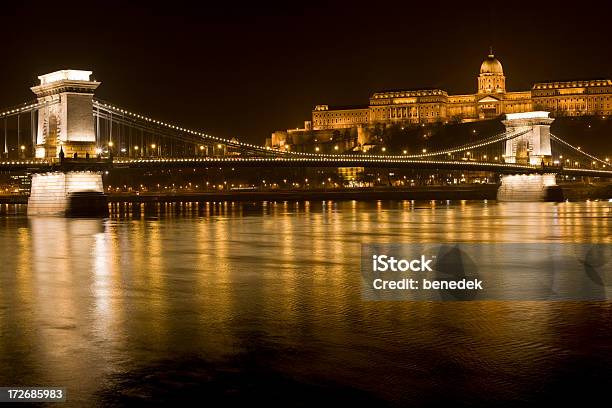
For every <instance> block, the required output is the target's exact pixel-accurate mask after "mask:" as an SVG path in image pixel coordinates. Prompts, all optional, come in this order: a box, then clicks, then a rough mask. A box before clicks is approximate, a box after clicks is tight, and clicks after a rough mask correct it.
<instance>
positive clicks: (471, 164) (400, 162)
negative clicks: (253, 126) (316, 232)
mask: <svg viewBox="0 0 612 408" xmlns="http://www.w3.org/2000/svg"><path fill="white" fill-rule="evenodd" d="M189 167H191V168H194V167H200V168H203V167H252V168H264V167H279V168H280V167H282V168H286V167H328V168H329V167H369V168H398V169H400V168H405V169H415V170H421V169H422V170H429V169H432V170H465V171H487V172H492V173H499V174H542V173H556V174H563V175H570V176H589V177H606V178H608V177H612V170H599V169H587V168H569V167H561V166H532V165H522V164H511V163H492V162H479V161H466V160H416V159H397V158H385V157H377V158H374V157H358V156H357V157H354V156H338V157H333V156H328V157H276V158H271V157H199V158H146V159H126V158H115V159H114V160H112V161H110V160H99V159H64V160H63V161H61V162H60V161H58V160H55V159H31V160H13V161H0V171H18V170H27V171H31V172H47V171H85V170H91V171H104V170H110V169H115V170H119V169H154V168H189Z"/></svg>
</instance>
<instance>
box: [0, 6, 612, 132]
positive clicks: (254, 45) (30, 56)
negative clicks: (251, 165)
mask: <svg viewBox="0 0 612 408" xmlns="http://www.w3.org/2000/svg"><path fill="white" fill-rule="evenodd" d="M19 3H20V4H12V5H7V4H3V6H2V11H0V13H2V16H1V20H0V36H1V38H2V49H3V53H2V54H3V60H2V63H1V64H0V87H1V88H0V89H1V92H0V106H2V107H6V106H10V105H14V104H16V103H20V102H25V101H28V100H31V99H33V94H32V93H31V92H30V90H29V86H31V85H33V84H34V83H35V82H36V76H37V75H40V74H44V73H48V72H51V71H54V70H58V69H64V68H75V69H89V70H92V71H93V72H94V78H95V79H96V80H100V81H102V85H101V86H100V88H98V91H97V96H98V97H99V98H101V99H104V100H108V101H111V102H113V103H115V104H117V105H119V106H123V107H125V108H128V109H130V110H133V111H136V112H140V113H144V114H147V115H150V116H152V117H154V118H158V119H162V120H164V121H168V122H173V123H177V124H180V125H183V126H187V127H192V128H197V129H200V130H204V131H207V132H209V133H211V134H215V135H218V136H223V137H238V138H239V139H241V140H244V141H250V142H254V143H259V144H263V142H264V139H265V137H266V136H269V134H270V133H271V132H272V131H273V130H275V129H286V128H289V127H297V126H300V127H301V126H302V125H303V121H304V120H306V119H309V117H310V111H311V109H312V107H313V106H314V105H315V104H319V103H326V104H330V105H349V104H351V105H352V104H365V103H367V98H368V96H369V95H370V94H371V93H372V92H374V91H377V90H385V89H411V88H422V87H440V88H443V89H446V90H448V91H449V92H450V93H473V92H475V89H476V75H477V74H478V69H479V66H480V62H481V60H482V59H483V58H484V57H485V56H486V54H487V52H488V47H489V45H492V46H493V47H494V51H495V54H496V56H498V58H499V59H500V60H501V62H502V64H503V67H504V72H505V75H506V78H507V79H506V86H507V89H508V90H528V89H529V88H530V87H531V85H532V84H533V82H535V81H538V80H547V79H581V78H612V52H611V51H612V43H611V39H612V34H611V32H610V26H611V24H612V20H611V18H610V7H609V6H605V3H595V2H585V1H581V2H577V3H575V4H574V6H573V7H571V8H569V7H568V8H565V7H564V6H563V3H562V2H555V3H551V4H545V2H544V4H542V3H541V2H531V3H516V2H499V1H495V2H493V1H491V2H482V3H474V2H465V4H468V3H469V4H470V6H466V7H461V8H457V7H456V6H455V8H452V9H450V8H449V9H447V8H445V7H444V6H443V3H441V2H427V1H422V2H412V1H403V2H394V1H378V2H376V1H368V2H360V1H350V2H348V1H347V2H323V1H313V2H308V3H307V5H305V6H304V5H300V6H298V5H295V4H293V5H288V4H289V3H291V2H288V1H287V2H283V3H270V2H258V3H257V5H251V6H247V7H245V6H243V5H240V4H239V3H238V2H225V3H228V4H229V3H231V4H232V5H228V6H224V5H222V4H217V5H215V6H214V7H213V6H207V5H204V4H200V5H197V6H196V5H191V4H189V3H184V2H179V1H173V2H165V3H164V4H163V5H159V6H156V5H152V4H153V3H152V2H129V4H128V2H118V1H105V2H96V1H83V2H78V3H77V2H75V3H72V2H57V3H58V5H56V4H55V2H47V3H38V2H31V1H24V2H19ZM202 3H203V2H202ZM219 3H224V2H219ZM415 3H421V5H415ZM502 3H506V4H502ZM45 4H46V5H45ZM428 4H431V6H428ZM455 4H456V3H455Z"/></svg>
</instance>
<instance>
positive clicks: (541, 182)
mask: <svg viewBox="0 0 612 408" xmlns="http://www.w3.org/2000/svg"><path fill="white" fill-rule="evenodd" d="M555 178H556V175H555V174H510V175H504V176H501V184H500V186H499V189H498V190H497V201H561V200H563V192H562V191H561V188H560V187H559V186H557V182H556V180H555Z"/></svg>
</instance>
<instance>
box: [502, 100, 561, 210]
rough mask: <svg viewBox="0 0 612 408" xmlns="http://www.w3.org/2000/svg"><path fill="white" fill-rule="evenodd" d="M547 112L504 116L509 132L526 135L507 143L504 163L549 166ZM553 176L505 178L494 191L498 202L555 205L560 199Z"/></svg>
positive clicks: (558, 189)
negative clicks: (533, 202) (550, 202)
mask: <svg viewBox="0 0 612 408" xmlns="http://www.w3.org/2000/svg"><path fill="white" fill-rule="evenodd" d="M553 121H554V119H552V118H549V112H523V113H511V114H507V115H506V120H504V121H502V123H503V124H504V125H505V126H506V131H508V132H523V131H526V132H527V133H525V134H523V135H521V136H517V137H515V138H513V139H509V140H507V141H506V151H505V154H504V159H505V161H506V163H516V164H525V165H527V164H530V165H532V166H540V165H542V164H544V165H550V164H551V161H552V151H551V147H550V124H551V123H552V122H553ZM555 179H556V177H555V174H553V173H549V174H547V173H544V174H529V175H525V174H521V175H504V176H502V177H501V185H500V187H499V190H498V191H497V199H498V200H499V201H557V200H559V199H562V197H561V190H560V188H559V187H558V186H557V185H556V180H555Z"/></svg>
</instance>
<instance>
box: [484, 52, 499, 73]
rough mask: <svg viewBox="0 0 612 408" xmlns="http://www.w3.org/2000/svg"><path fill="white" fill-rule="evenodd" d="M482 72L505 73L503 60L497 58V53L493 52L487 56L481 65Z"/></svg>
mask: <svg viewBox="0 0 612 408" xmlns="http://www.w3.org/2000/svg"><path fill="white" fill-rule="evenodd" d="M480 73H481V74H498V75H504V70H503V68H502V64H501V62H499V60H498V59H497V58H495V55H493V53H492V52H491V53H490V54H489V55H488V56H487V58H486V59H485V60H484V61H482V64H481V65H480Z"/></svg>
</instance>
